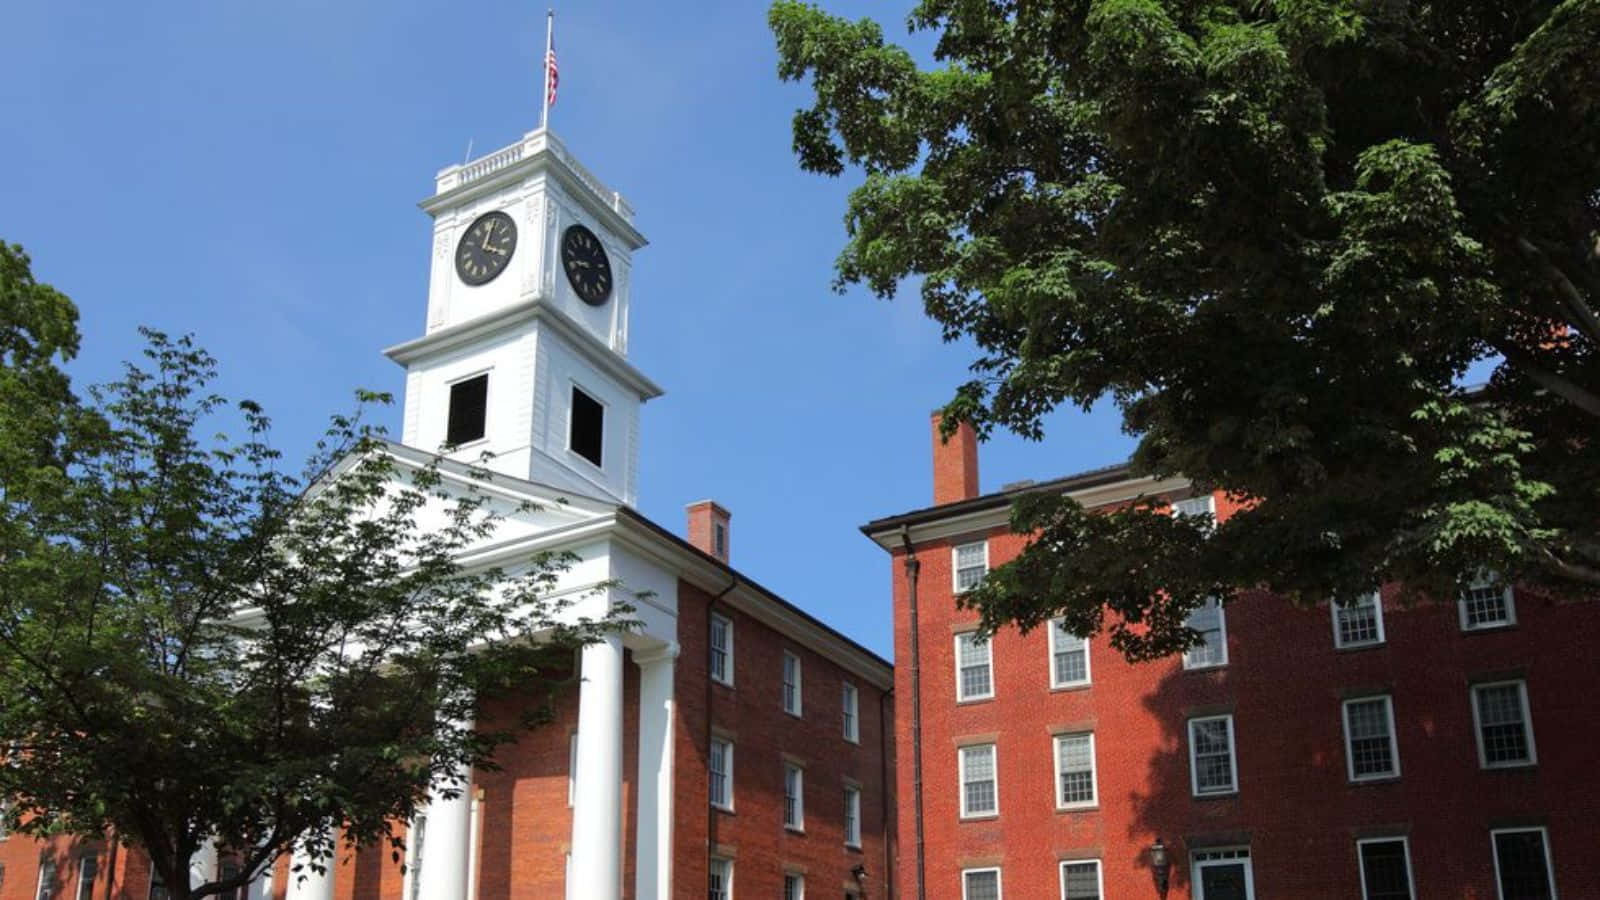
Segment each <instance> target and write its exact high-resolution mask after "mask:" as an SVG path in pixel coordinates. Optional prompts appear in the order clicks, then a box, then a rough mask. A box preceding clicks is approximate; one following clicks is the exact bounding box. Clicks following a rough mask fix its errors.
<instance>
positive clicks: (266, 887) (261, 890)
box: [244, 864, 272, 900]
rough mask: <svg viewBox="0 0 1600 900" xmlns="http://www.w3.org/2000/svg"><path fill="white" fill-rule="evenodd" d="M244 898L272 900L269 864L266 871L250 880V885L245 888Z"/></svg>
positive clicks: (249, 899)
mask: <svg viewBox="0 0 1600 900" xmlns="http://www.w3.org/2000/svg"><path fill="white" fill-rule="evenodd" d="M244 896H245V900H272V866H271V865H270V864H269V865H268V867H267V869H266V871H264V872H262V873H261V874H260V875H257V876H256V880H255V881H252V882H250V887H249V888H247V889H246V890H245V895H244Z"/></svg>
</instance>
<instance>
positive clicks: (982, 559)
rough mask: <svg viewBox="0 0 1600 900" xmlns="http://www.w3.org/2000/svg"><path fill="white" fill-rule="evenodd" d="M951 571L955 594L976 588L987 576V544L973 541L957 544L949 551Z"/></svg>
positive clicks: (986, 542)
mask: <svg viewBox="0 0 1600 900" xmlns="http://www.w3.org/2000/svg"><path fill="white" fill-rule="evenodd" d="M950 559H951V563H952V571H953V572H955V592H956V593H958V594H961V593H965V592H967V591H970V590H972V589H973V588H975V587H977V586H978V585H979V584H980V583H982V581H983V576H985V575H987V574H989V542H988V541H973V542H972V543H970V544H958V545H956V546H955V548H954V549H952V550H951V551H950Z"/></svg>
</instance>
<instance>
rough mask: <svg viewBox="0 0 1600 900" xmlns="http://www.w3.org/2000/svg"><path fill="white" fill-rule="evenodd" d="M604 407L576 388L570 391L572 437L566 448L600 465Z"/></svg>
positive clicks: (603, 433) (603, 431)
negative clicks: (570, 448)
mask: <svg viewBox="0 0 1600 900" xmlns="http://www.w3.org/2000/svg"><path fill="white" fill-rule="evenodd" d="M604 435H605V407H604V406H601V405H600V401H599V400H596V399H594V398H593V397H591V396H589V395H588V394H585V393H584V392H583V391H580V390H578V389H577V388H573V389H572V435H571V440H570V443H569V444H568V446H570V447H572V452H573V453H576V454H578V455H579V456H581V457H583V458H584V459H587V460H588V461H589V462H592V463H594V464H595V465H597V466H598V465H600V459H601V457H600V451H601V448H602V447H603V446H604Z"/></svg>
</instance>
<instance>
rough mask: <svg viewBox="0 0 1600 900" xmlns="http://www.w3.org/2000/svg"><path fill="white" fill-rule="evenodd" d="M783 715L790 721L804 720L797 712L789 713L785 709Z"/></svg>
mask: <svg viewBox="0 0 1600 900" xmlns="http://www.w3.org/2000/svg"><path fill="white" fill-rule="evenodd" d="M783 714H784V715H786V716H788V717H789V718H791V719H804V718H805V716H804V715H802V714H800V713H797V712H790V711H789V710H787V709H786V710H784V711H783Z"/></svg>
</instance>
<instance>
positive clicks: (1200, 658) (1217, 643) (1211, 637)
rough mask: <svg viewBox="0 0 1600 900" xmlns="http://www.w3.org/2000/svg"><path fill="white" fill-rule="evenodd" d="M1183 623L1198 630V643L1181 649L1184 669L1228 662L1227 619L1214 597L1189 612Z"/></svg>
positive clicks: (1219, 602) (1203, 667) (1207, 667)
mask: <svg viewBox="0 0 1600 900" xmlns="http://www.w3.org/2000/svg"><path fill="white" fill-rule="evenodd" d="M1184 624H1185V625H1187V626H1189V627H1190V628H1192V629H1194V630H1195V631H1198V632H1200V643H1198V644H1195V645H1194V646H1193V647H1190V648H1189V649H1188V650H1185V651H1183V667H1184V668H1185V669H1209V668H1211V667H1212V666H1225V665H1227V664H1228V619H1227V616H1226V614H1225V613H1224V611H1223V609H1222V602H1221V601H1220V600H1218V599H1217V598H1215V597H1208V598H1206V602H1205V603H1202V604H1201V605H1200V606H1198V607H1196V608H1195V609H1194V610H1193V611H1191V612H1190V613H1189V618H1188V619H1187V620H1186V621H1185V622H1184Z"/></svg>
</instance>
